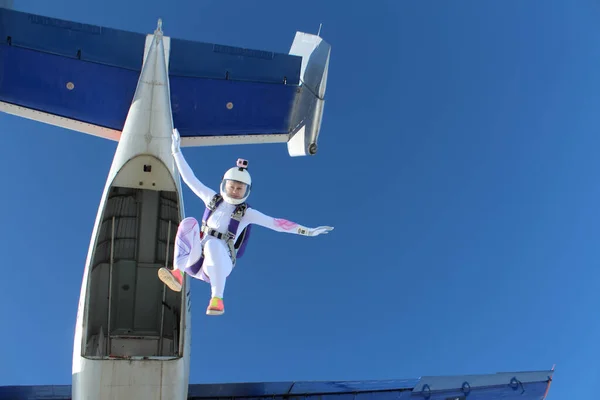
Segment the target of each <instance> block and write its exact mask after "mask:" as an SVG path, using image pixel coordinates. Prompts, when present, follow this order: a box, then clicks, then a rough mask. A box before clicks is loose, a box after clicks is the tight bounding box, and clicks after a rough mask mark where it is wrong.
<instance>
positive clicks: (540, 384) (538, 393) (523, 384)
mask: <svg viewBox="0 0 600 400" xmlns="http://www.w3.org/2000/svg"><path fill="white" fill-rule="evenodd" d="M553 372H554V371H553V370H548V371H527V372H503V373H498V374H479V375H457V376H425V377H421V378H418V379H394V380H371V381H341V382H310V381H308V382H251V383H223V384H191V385H190V386H189V391H188V399H195V400H200V399H203V400H214V399H231V400H236V399H242V398H243V399H244V400H263V399H264V400H273V399H281V398H303V399H305V400H356V399H361V398H364V399H369V400H411V399H423V400H430V399H431V400H434V399H439V400H468V399H470V398H473V399H479V400H494V399H503V400H513V399H514V400H517V399H518V400H544V399H545V398H546V396H547V394H548V390H549V388H550V383H551V381H552V376H553ZM9 399H10V400H22V399H23V400H24V399H28V400H32V399H45V400H70V399H71V387H70V386H69V385H58V386H4V387H2V386H0V400H9Z"/></svg>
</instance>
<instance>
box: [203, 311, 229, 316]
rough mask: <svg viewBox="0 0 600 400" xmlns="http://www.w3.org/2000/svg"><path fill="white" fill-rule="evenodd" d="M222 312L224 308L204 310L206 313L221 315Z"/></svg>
mask: <svg viewBox="0 0 600 400" xmlns="http://www.w3.org/2000/svg"><path fill="white" fill-rule="evenodd" d="M224 312H225V310H223V311H217V310H206V315H223V313H224Z"/></svg>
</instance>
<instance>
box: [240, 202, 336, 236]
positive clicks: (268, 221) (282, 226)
mask: <svg viewBox="0 0 600 400" xmlns="http://www.w3.org/2000/svg"><path fill="white" fill-rule="evenodd" d="M245 217H246V218H247V221H248V224H256V225H260V226H264V227H265V228H269V229H272V230H274V231H277V232H285V233H295V234H296V235H304V236H317V235H320V234H323V233H328V232H329V231H331V230H332V229H333V227H331V226H319V227H317V228H309V227H306V226H302V225H300V224H298V223H296V222H292V221H288V220H286V219H282V218H273V217H270V216H268V215H265V214H263V213H261V212H260V211H257V210H255V209H253V208H248V210H247V211H246V215H245Z"/></svg>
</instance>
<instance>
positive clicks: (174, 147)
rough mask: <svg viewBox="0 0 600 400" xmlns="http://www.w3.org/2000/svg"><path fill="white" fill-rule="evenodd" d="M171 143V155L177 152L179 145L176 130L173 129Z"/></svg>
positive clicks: (179, 140)
mask: <svg viewBox="0 0 600 400" xmlns="http://www.w3.org/2000/svg"><path fill="white" fill-rule="evenodd" d="M172 136H173V141H172V142H171V152H172V153H173V154H175V153H178V152H179V145H180V144H181V137H180V136H179V131H178V130H177V128H175V129H173V135H172Z"/></svg>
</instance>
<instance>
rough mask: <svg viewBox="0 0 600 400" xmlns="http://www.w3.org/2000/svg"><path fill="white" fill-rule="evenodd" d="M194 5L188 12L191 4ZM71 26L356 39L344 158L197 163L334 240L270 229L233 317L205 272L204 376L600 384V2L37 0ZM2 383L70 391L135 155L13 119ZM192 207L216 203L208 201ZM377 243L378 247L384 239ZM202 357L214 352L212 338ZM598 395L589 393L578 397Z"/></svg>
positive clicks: (340, 115) (347, 54) (216, 38)
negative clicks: (243, 168)
mask: <svg viewBox="0 0 600 400" xmlns="http://www.w3.org/2000/svg"><path fill="white" fill-rule="evenodd" d="M175 4H176V7H175V6H174V5H175ZM15 8H16V9H18V10H21V11H27V12H33V13H37V14H43V15H47V16H52V17H57V18H64V19H69V20H76V21H80V22H85V23H90V24H97V25H103V26H108V27H113V28H120V29H128V30H133V31H137V32H144V33H149V32H152V30H153V29H154V28H155V26H156V20H157V18H159V17H160V18H162V19H163V29H164V31H165V33H166V34H167V35H170V36H173V37H178V38H185V39H190V40H199V41H206V42H217V43H223V44H229V45H234V46H242V47H250V48H258V49H266V50H273V51H278V52H284V53H286V52H287V51H288V50H289V46H290V44H291V42H292V40H293V37H294V33H295V31H296V30H299V31H306V32H315V33H316V31H317V29H318V27H319V24H320V23H323V28H322V32H321V33H322V36H323V37H324V38H325V39H326V40H327V41H328V42H329V43H330V44H331V45H332V59H331V64H330V73H329V81H328V86H327V90H328V92H327V104H326V108H325V111H326V112H325V117H324V120H323V126H322V135H321V138H320V152H319V154H318V155H317V156H316V157H311V158H290V157H289V156H288V155H287V149H286V147H285V145H267V146H235V147H221V148H194V149H184V155H185V156H186V158H187V160H188V161H189V163H190V165H191V166H192V168H194V170H195V171H196V174H197V176H198V177H199V178H200V179H202V180H203V181H204V182H205V183H206V184H208V185H210V186H212V187H215V188H216V186H217V185H218V183H219V178H220V176H221V174H222V173H223V172H224V169H225V168H227V167H228V166H229V165H230V164H231V163H232V162H234V161H235V159H237V158H238V157H244V158H247V159H249V160H250V165H251V168H252V173H253V178H254V181H255V182H256V185H255V189H254V192H253V194H252V204H253V205H254V206H255V207H256V208H258V209H259V210H261V211H263V212H265V213H267V214H269V215H272V216H276V217H285V218H289V219H292V220H294V221H297V222H299V223H302V224H305V225H308V226H318V225H332V226H334V227H335V230H334V231H333V232H332V233H331V234H329V235H327V236H320V237H317V238H305V237H300V236H294V235H285V234H278V233H275V232H272V231H267V230H265V229H261V228H258V229H255V230H254V231H253V236H252V242H251V243H250V244H249V248H248V252H247V254H246V255H245V257H244V259H243V260H242V261H240V264H239V265H238V267H237V268H236V270H235V271H234V273H233V275H232V276H231V278H230V280H229V281H228V284H227V287H226V292H225V298H226V303H225V304H226V310H227V312H226V314H225V315H224V316H223V317H220V318H214V317H207V316H205V315H204V314H203V310H204V308H205V307H206V303H207V300H208V296H209V293H210V292H209V286H208V285H206V284H204V283H202V282H199V281H196V282H193V289H192V291H193V292H192V296H193V301H194V304H195V306H194V309H195V313H194V315H193V342H192V346H193V350H192V351H193V358H192V366H191V367H192V372H191V381H192V382H193V383H203V382H239V381H279V380H337V379H352V380H357V379H392V378H414V377H418V376H421V375H453V374H467V373H494V372H498V371H515V370H517V371H518V370H537V369H548V368H551V367H552V365H553V364H557V367H556V368H557V369H556V374H555V381H554V383H553V386H552V388H551V390H550V395H549V396H548V400H554V399H564V398H567V397H569V398H583V397H584V396H590V395H591V394H592V382H593V381H594V380H598V378H599V377H600V368H599V367H598V365H597V363H596V362H595V361H596V359H597V358H598V355H599V354H600V345H599V344H598V341H597V338H598V337H599V335H600V322H598V321H599V320H598V318H597V317H596V315H597V311H598V309H599V307H600V300H599V299H598V295H597V293H598V291H597V287H598V284H597V282H598V280H599V279H600V273H599V272H598V265H599V261H598V260H599V259H600V246H598V245H597V242H598V239H597V238H598V234H599V233H600V214H599V213H598V212H597V207H598V204H600V185H599V184H598V181H599V177H600V158H599V157H598V156H597V155H598V147H599V145H600V135H599V134H598V133H599V132H600V113H598V110H600V95H599V94H600V72H599V71H600V69H599V66H600V29H599V28H598V26H599V25H598V21H599V20H600V6H599V5H598V4H597V3H595V2H592V1H590V0H581V1H579V2H576V3H575V2H565V1H557V0H545V1H543V2H542V1H539V0H538V1H533V0H532V1H527V2H525V1H517V0H507V1H502V2H498V1H496V2H492V1H486V2H482V1H475V0H463V1H460V2H459V1H452V2H451V1H436V2H434V1H419V2H414V1H412V2H409V1H392V0H389V1H383V0H377V1H371V2H356V1H347V2H344V7H343V8H340V7H338V6H336V5H335V4H334V3H333V2H327V4H326V5H324V3H323V2H321V1H318V0H304V1H302V2H291V1H290V2H281V1H275V0H261V1H238V0H236V1H228V2H218V1H207V0H202V1H177V2H173V3H172V5H171V6H167V5H166V2H159V1H156V0H146V1H141V0H132V1H128V2H123V1H118V0H105V1H103V2H93V3H90V2H81V1H79V0H54V1H52V2H48V1H46V0H29V1H26V2H25V1H20V0H15ZM0 126H1V127H2V128H1V131H2V133H1V134H0V146H1V148H2V149H3V150H4V151H3V156H2V157H0V169H1V170H2V171H3V173H2V178H3V181H2V186H3V189H4V190H3V193H4V196H2V197H1V200H0V221H2V226H3V227H4V228H5V229H3V230H2V233H1V236H0V254H2V262H3V265H4V267H5V275H4V279H3V282H5V284H4V285H3V297H4V301H3V302H1V303H0V313H1V315H2V321H3V323H2V329H1V330H0V341H1V342H2V343H4V347H3V354H2V363H0V385H14V384H70V382H71V359H72V345H73V330H74V324H75V318H76V311H77V302H78V298H79V290H80V285H81V277H82V272H83V266H84V263H85V259H86V255H87V249H88V243H89V239H90V235H91V232H92V228H93V223H94V219H95V217H96V210H97V207H98V203H99V200H100V196H101V194H102V190H103V187H104V182H105V179H106V175H107V173H108V170H109V167H110V164H111V162H112V156H113V153H114V150H115V148H116V144H115V143H113V142H108V141H104V140H102V139H99V138H95V137H91V136H86V135H83V134H80V133H76V132H71V131H67V130H63V129H59V128H56V127H52V126H47V125H43V124H40V123H36V122H33V121H28V120H24V119H19V118H16V117H12V116H9V115H6V114H1V115H0ZM184 196H185V200H186V205H185V207H186V210H187V214H188V215H191V216H197V217H200V216H201V213H202V210H203V206H202V204H201V202H200V200H199V199H196V198H194V196H193V194H192V193H191V191H189V189H187V188H186V189H185V194H184ZM367 231H370V232H376V234H372V233H368V232H367ZM201 343H208V344H210V345H208V346H202V347H203V350H202V351H201V350H200V349H201V346H200V344H201ZM574 382H577V383H576V384H574Z"/></svg>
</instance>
